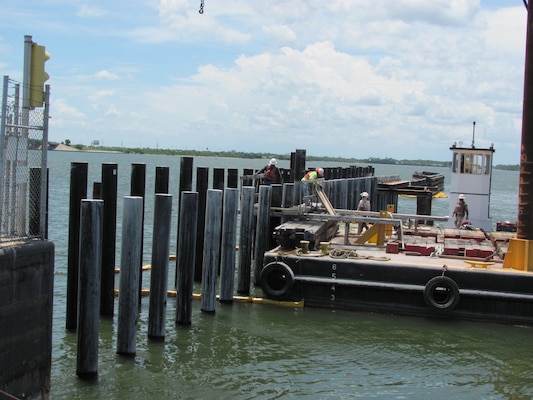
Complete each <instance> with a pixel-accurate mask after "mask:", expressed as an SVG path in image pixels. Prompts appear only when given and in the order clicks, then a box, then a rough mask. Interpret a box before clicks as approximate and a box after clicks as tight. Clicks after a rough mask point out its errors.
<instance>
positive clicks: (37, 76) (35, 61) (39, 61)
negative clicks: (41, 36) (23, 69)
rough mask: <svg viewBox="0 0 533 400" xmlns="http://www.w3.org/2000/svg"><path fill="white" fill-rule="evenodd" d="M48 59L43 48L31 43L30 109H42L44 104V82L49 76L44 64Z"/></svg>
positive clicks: (48, 55) (48, 56)
mask: <svg viewBox="0 0 533 400" xmlns="http://www.w3.org/2000/svg"><path fill="white" fill-rule="evenodd" d="M49 59H50V54H48V52H47V51H46V49H45V47H44V46H39V45H38V44H36V43H32V46H31V69H30V107H42V106H43V102H44V82H46V81H47V80H48V78H50V76H49V75H48V74H47V73H46V71H45V70H44V63H45V62H46V61H48V60H49Z"/></svg>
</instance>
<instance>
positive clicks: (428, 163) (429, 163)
mask: <svg viewBox="0 0 533 400" xmlns="http://www.w3.org/2000/svg"><path fill="white" fill-rule="evenodd" d="M48 149H49V150H51V151H80V152H81V151H85V152H93V153H125V154H154V155H173V156H203V157H228V158H249V159H261V158H264V159H270V158H272V157H275V158H277V159H278V160H290V159H291V155H290V154H271V153H250V152H238V151H209V150H205V151H198V150H171V149H150V148H122V147H103V146H98V147H94V146H83V145H79V144H77V145H73V146H69V145H66V144H63V143H59V144H57V143H54V144H50V146H49V147H48ZM306 159H307V160H309V161H331V162H335V161H337V162H343V163H365V164H389V165H412V166H420V167H444V168H449V167H450V166H451V162H450V161H435V160H396V159H393V158H379V157H370V158H367V159H356V158H343V157H328V156H311V155H307V156H306ZM494 169H501V170H507V171H518V170H520V165H518V164H516V165H501V164H498V165H495V166H494Z"/></svg>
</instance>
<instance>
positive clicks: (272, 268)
mask: <svg viewBox="0 0 533 400" xmlns="http://www.w3.org/2000/svg"><path fill="white" fill-rule="evenodd" d="M259 284H260V285H261V289H262V290H263V293H264V294H266V295H267V296H268V297H271V298H274V299H282V298H284V297H287V295H288V294H289V293H290V291H291V289H292V287H293V286H294V272H292V269H290V267H289V266H288V265H287V264H285V263H282V262H279V261H274V262H271V263H269V264H267V265H265V267H264V268H263V269H262V270H261V273H260V275H259Z"/></svg>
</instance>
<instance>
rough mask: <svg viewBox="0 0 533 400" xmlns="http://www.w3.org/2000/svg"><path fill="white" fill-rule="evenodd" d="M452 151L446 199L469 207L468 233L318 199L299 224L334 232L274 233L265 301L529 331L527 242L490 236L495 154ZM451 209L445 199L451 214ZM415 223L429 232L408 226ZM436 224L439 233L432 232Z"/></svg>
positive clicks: (264, 272) (531, 294) (263, 280)
mask: <svg viewBox="0 0 533 400" xmlns="http://www.w3.org/2000/svg"><path fill="white" fill-rule="evenodd" d="M450 150H452V152H453V161H452V172H451V191H450V193H451V195H452V196H453V197H455V196H456V195H457V194H460V196H459V198H463V197H466V198H467V199H468V200H469V203H470V204H471V213H470V215H468V220H467V221H466V220H465V221H466V225H467V226H464V225H465V224H463V225H461V226H460V227H457V226H456V224H454V219H453V218H450V217H448V216H443V217H433V216H427V215H410V216H409V215H402V214H398V213H395V212H394V210H387V211H383V210H380V211H373V212H367V213H360V212H357V211H348V210H332V208H331V205H328V204H327V203H328V201H327V199H324V196H323V193H321V195H320V196H318V201H321V202H322V203H326V204H323V205H325V207H324V209H325V210H326V211H327V212H320V211H319V210H320V209H321V207H320V204H318V207H317V212H315V213H314V214H313V213H309V214H306V215H305V216H304V219H305V220H307V223H308V224H310V225H313V224H312V222H311V221H314V223H315V224H316V225H318V226H320V224H326V223H327V224H329V225H328V228H329V229H328V230H324V231H328V232H332V229H331V222H332V221H334V222H335V223H336V224H337V229H336V230H334V231H333V233H332V234H331V235H330V236H321V237H318V236H317V237H314V236H313V235H312V234H311V235H309V234H308V235H306V234H305V233H300V235H299V236H298V235H296V234H295V233H294V232H289V234H288V235H285V234H284V229H285V226H287V225H286V224H289V225H291V226H294V223H291V222H286V223H285V224H281V225H279V226H278V227H276V230H275V232H274V237H275V238H276V240H277V243H278V244H279V246H277V247H276V248H273V249H270V250H268V251H266V252H265V254H264V259H263V267H262V269H261V272H260V276H259V284H260V286H261V289H262V291H263V294H264V296H265V297H266V298H269V299H275V300H288V301H299V302H303V303H304V306H305V307H321V308H329V309H344V310H359V311H370V312H385V313H394V314H402V315H413V316H420V317H435V318H450V319H467V320H478V321H494V322H504V323H512V324H525V325H533V266H532V265H531V264H532V261H533V255H531V256H530V253H531V250H530V249H529V248H530V246H528V244H529V242H528V241H520V240H518V239H516V233H514V232H491V230H490V228H489V227H490V226H492V221H491V219H490V215H489V204H490V183H491V174H492V156H493V153H494V148H493V147H492V146H491V147H490V148H476V147H475V146H474V143H473V141H472V146H471V147H466V148H463V147H460V146H457V144H454V145H453V146H452V147H450ZM320 192H323V191H322V190H320ZM463 193H465V194H463ZM454 206H455V198H451V204H450V215H451V214H452V212H453V210H454ZM419 220H420V221H424V222H428V221H429V222H430V223H429V224H428V226H417V225H415V226H414V227H412V226H411V225H410V223H407V221H410V222H411V221H419ZM435 221H439V222H440V223H442V224H443V225H444V228H441V227H440V225H439V226H437V227H433V226H432V225H433V223H432V222H435ZM472 222H474V223H475V225H473V224H472ZM362 223H365V224H368V225H370V228H369V229H368V230H367V231H365V232H364V233H362V234H356V233H355V231H356V230H355V229H354V230H352V228H353V227H354V226H357V225H359V224H362ZM465 228H467V229H465ZM319 231H321V230H320V229H318V228H316V227H315V228H314V229H312V230H310V232H311V233H313V232H319ZM288 237H290V238H293V239H294V240H293V242H292V243H291V242H290V240H288V239H287V238H288ZM298 239H306V240H303V241H300V243H298Z"/></svg>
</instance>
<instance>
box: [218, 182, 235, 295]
mask: <svg viewBox="0 0 533 400" xmlns="http://www.w3.org/2000/svg"><path fill="white" fill-rule="evenodd" d="M238 205H239V191H238V189H236V188H228V189H226V190H225V191H224V210H223V216H222V251H221V254H222V255H221V259H220V303H231V302H233V289H234V286H235V284H234V282H235V262H236V257H235V246H236V245H237V211H238Z"/></svg>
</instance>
